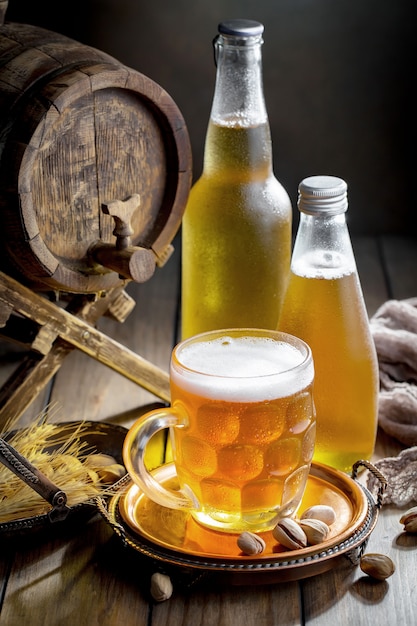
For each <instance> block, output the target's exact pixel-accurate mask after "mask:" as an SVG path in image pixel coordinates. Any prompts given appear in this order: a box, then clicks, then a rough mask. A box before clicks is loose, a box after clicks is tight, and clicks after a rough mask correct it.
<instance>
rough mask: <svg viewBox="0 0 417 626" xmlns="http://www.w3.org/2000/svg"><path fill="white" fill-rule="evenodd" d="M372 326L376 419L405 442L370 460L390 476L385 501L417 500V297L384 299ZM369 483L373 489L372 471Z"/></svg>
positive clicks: (394, 502)
mask: <svg viewBox="0 0 417 626" xmlns="http://www.w3.org/2000/svg"><path fill="white" fill-rule="evenodd" d="M370 326H371V332H372V336H373V338H374V342H375V347H376V351H377V355H378V363H379V379H380V393H379V413H378V423H379V426H380V427H381V428H382V429H383V430H384V431H385V432H386V433H387V434H388V435H390V436H391V437H394V438H395V439H397V440H398V441H400V442H401V443H402V444H404V445H405V446H407V449H405V450H403V451H402V452H401V453H400V454H398V456H397V457H387V458H385V459H381V460H380V461H377V462H376V463H375V464H374V465H375V466H376V467H377V469H378V470H379V471H380V472H381V473H382V474H383V475H384V476H385V478H386V479H387V481H388V487H387V490H386V492H385V493H384V495H383V499H382V501H383V503H384V504H394V505H396V506H405V505H407V504H410V503H411V502H415V501H417V298H410V299H408V300H388V301H387V302H385V304H383V305H382V306H381V307H380V308H379V309H378V310H377V312H376V313H375V315H374V316H373V317H372V318H371V321H370ZM367 486H368V488H369V489H370V490H371V491H373V490H374V489H375V488H377V480H376V479H375V477H374V476H373V475H371V474H369V476H368V478H367Z"/></svg>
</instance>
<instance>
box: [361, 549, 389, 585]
mask: <svg viewBox="0 0 417 626" xmlns="http://www.w3.org/2000/svg"><path fill="white" fill-rule="evenodd" d="M360 568H361V570H362V571H363V572H364V573H365V574H367V575H368V576H371V577H372V578H375V579H376V580H385V579H386V578H389V577H390V576H392V574H393V573H394V572H395V565H394V563H393V562H392V560H391V559H390V558H389V556H386V554H377V553H371V552H369V553H368V554H364V555H363V556H362V557H361V559H360Z"/></svg>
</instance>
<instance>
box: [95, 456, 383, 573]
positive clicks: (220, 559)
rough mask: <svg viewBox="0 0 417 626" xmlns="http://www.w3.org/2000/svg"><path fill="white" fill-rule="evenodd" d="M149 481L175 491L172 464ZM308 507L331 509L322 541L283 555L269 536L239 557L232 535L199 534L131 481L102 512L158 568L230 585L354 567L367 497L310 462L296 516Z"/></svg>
mask: <svg viewBox="0 0 417 626" xmlns="http://www.w3.org/2000/svg"><path fill="white" fill-rule="evenodd" d="M154 475H155V478H156V479H157V480H158V481H160V482H164V483H166V484H169V486H170V487H171V488H172V487H174V488H175V485H176V476H175V468H174V466H173V464H166V465H164V466H162V467H160V468H158V469H157V470H155V472H154ZM313 504H328V505H330V506H332V507H333V508H334V509H335V511H336V517H337V519H336V522H335V523H334V524H333V525H332V526H331V532H330V535H329V537H328V539H326V541H324V542H323V543H321V544H320V545H318V546H311V547H307V548H303V549H299V550H292V551H288V550H286V549H284V548H283V547H282V546H280V545H279V543H278V542H277V541H276V540H275V539H274V538H273V536H272V533H271V532H267V533H262V536H263V538H264V540H265V542H266V549H265V551H264V552H263V553H262V554H261V555H257V556H255V557H253V556H245V555H243V554H242V553H241V552H240V550H239V548H238V546H237V543H236V540H237V535H233V534H229V533H221V532H216V531H213V530H209V529H206V528H203V527H202V526H201V525H199V524H198V523H197V522H195V521H194V519H193V518H192V516H191V515H190V514H189V513H188V512H184V511H179V510H172V509H167V508H164V507H162V506H160V505H158V504H155V503H154V502H152V501H151V500H150V499H149V498H148V497H147V496H146V495H145V494H144V493H143V492H142V491H141V490H140V488H139V487H137V486H136V485H134V484H132V483H131V484H130V485H129V486H128V487H127V488H125V489H124V491H123V492H121V493H118V494H116V495H115V496H113V497H112V498H111V499H110V500H109V502H108V509H107V511H105V512H104V513H105V516H106V518H107V521H109V522H110V524H111V525H112V526H113V528H114V530H115V531H116V532H117V533H118V534H119V535H120V536H121V537H122V538H123V540H124V541H125V543H126V544H127V545H128V546H130V547H131V548H133V549H134V550H136V551H137V552H139V553H140V554H142V555H145V556H148V557H150V558H152V559H153V560H154V561H156V562H157V563H159V564H160V565H161V566H162V567H166V566H177V567H179V568H186V569H187V570H188V571H189V572H190V571H191V572H194V573H195V575H198V574H199V573H203V572H204V573H212V574H215V575H216V576H221V577H222V578H226V579H227V581H228V582H230V583H231V584H248V583H250V584H253V583H256V584H258V583H260V584H263V583H272V582H283V581H290V580H298V579H302V578H307V577H310V576H313V575H316V574H319V573H322V572H325V571H327V570H329V569H331V568H333V567H335V566H336V565H337V564H339V563H340V560H342V559H343V560H345V561H346V558H348V559H349V560H350V561H351V562H352V563H355V564H356V563H357V561H358V559H359V557H360V555H361V553H362V552H363V550H364V547H365V545H366V542H367V540H368V538H369V535H370V533H371V532H372V530H373V528H374V527H375V524H376V522H377V518H378V508H379V505H378V503H376V502H375V500H374V498H373V496H372V494H370V492H369V491H368V490H367V489H366V488H365V487H364V486H362V485H361V484H360V483H359V482H357V481H356V480H354V479H353V478H351V477H350V476H349V475H347V474H344V473H343V472H340V471H338V470H335V469H332V468H330V467H327V466H325V465H322V464H319V463H313V464H312V467H311V471H310V475H309V478H308V482H307V487H306V491H305V495H304V498H303V501H302V503H301V506H300V509H299V511H300V512H302V511H303V510H304V509H306V508H307V507H308V506H311V505H313Z"/></svg>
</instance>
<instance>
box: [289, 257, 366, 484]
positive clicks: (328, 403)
mask: <svg viewBox="0 0 417 626" xmlns="http://www.w3.org/2000/svg"><path fill="white" fill-rule="evenodd" d="M323 254H324V257H323V258H325V255H326V253H325V252H324V253H323ZM318 265H320V264H318ZM323 267H325V263H322V264H321V269H318V270H317V271H316V274H314V270H311V269H310V270H306V268H303V266H302V259H300V261H299V263H298V264H296V266H295V267H293V269H292V271H291V274H290V281H289V286H288V291H287V294H286V299H285V303H284V308H283V311H282V315H281V319H280V323H279V329H280V330H282V331H284V332H288V333H293V334H296V335H297V336H298V337H300V338H302V339H304V341H306V342H307V343H308V344H309V346H310V347H311V350H312V352H313V358H314V367H315V383H314V401H315V406H316V412H317V435H316V446H315V453H314V460H315V461H319V462H322V463H325V464H327V465H330V466H333V467H337V468H338V469H341V470H343V471H346V472H350V471H351V469H352V465H353V463H355V462H356V461H357V460H359V459H370V457H371V455H372V452H373V449H374V444H375V436H376V428H377V415H378V410H377V406H378V364H377V358H376V354H375V347H374V344H373V340H372V336H371V334H370V331H369V323H368V317H367V312H366V309H365V305H364V301H363V296H362V291H361V288H360V284H359V280H358V275H357V273H356V269H355V268H354V267H353V268H352V267H351V268H350V269H349V267H348V268H347V269H346V266H344V268H343V264H342V268H343V269H342V271H339V270H337V269H332V270H329V271H327V272H326V270H323Z"/></svg>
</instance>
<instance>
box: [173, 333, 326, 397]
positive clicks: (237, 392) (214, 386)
mask: <svg viewBox="0 0 417 626" xmlns="http://www.w3.org/2000/svg"><path fill="white" fill-rule="evenodd" d="M178 356H179V359H180V361H181V363H182V365H184V366H185V367H179V368H178V367H175V368H171V377H172V379H173V381H174V382H175V383H176V384H177V385H179V386H180V387H182V388H184V389H187V390H188V391H189V392H190V393H195V394H199V395H202V396H205V397H207V398H210V399H218V400H228V401H233V402H240V401H241V402H259V401H263V400H272V399H274V398H281V397H285V396H289V395H292V394H293V393H296V392H297V391H300V390H301V389H304V388H305V387H306V386H307V385H308V384H310V383H311V381H312V379H313V375H314V367H313V363H312V362H311V363H310V364H309V365H304V367H302V368H299V370H298V371H297V372H294V368H296V367H297V366H299V365H300V364H301V363H303V362H304V361H305V356H304V355H303V354H302V353H301V352H300V351H299V350H298V349H297V348H295V347H294V346H292V345H290V344H288V343H285V342H283V341H277V340H274V339H271V338H268V337H236V338H234V337H228V336H224V337H219V338H217V339H213V340H210V341H206V342H200V343H189V344H187V345H185V346H184V347H182V348H181V350H180V353H179V355H178ZM197 372H199V373H197ZM201 374H203V375H201Z"/></svg>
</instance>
